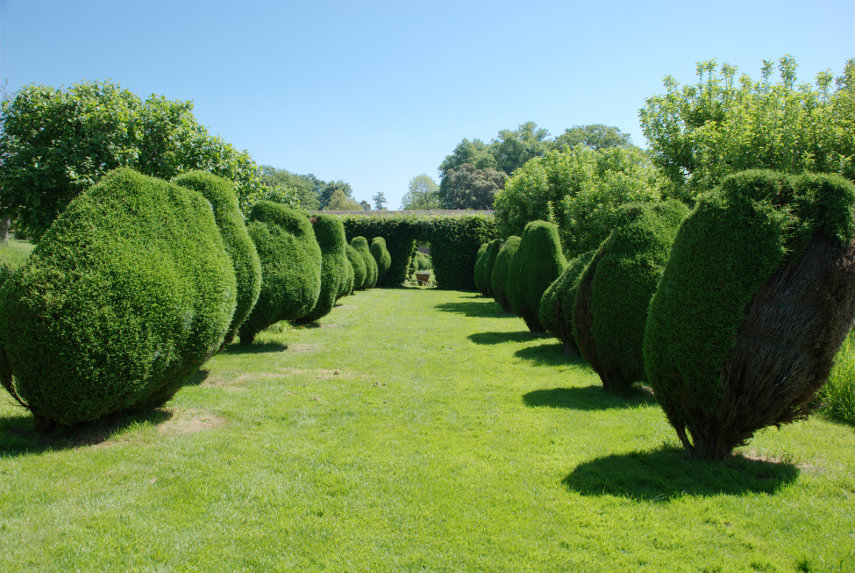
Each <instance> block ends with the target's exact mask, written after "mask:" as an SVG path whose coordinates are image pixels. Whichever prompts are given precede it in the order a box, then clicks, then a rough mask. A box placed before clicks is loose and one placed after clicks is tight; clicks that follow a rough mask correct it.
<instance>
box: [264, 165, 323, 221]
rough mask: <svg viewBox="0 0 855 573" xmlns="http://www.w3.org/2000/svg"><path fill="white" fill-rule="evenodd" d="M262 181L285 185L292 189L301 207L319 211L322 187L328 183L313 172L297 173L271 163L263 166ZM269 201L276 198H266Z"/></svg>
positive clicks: (269, 185)
mask: <svg viewBox="0 0 855 573" xmlns="http://www.w3.org/2000/svg"><path fill="white" fill-rule="evenodd" d="M261 181H262V183H264V184H265V185H266V186H268V187H271V188H275V187H284V188H286V189H288V190H289V191H292V192H293V193H294V195H295V196H296V198H297V202H298V204H299V206H300V207H302V208H303V209H306V210H307V211H317V210H318V209H319V208H320V206H321V189H322V188H323V187H324V186H325V185H326V183H325V182H323V181H321V180H320V179H318V178H317V177H315V176H314V175H312V174H309V175H297V174H296V173H291V172H290V171H287V170H285V169H277V168H276V167H273V166H271V165H262V166H261ZM266 199H267V200H268V201H274V200H275V199H272V198H266Z"/></svg>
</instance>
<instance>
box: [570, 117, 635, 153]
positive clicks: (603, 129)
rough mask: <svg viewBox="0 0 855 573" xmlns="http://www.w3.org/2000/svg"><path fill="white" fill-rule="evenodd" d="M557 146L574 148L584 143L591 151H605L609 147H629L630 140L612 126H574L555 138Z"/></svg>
mask: <svg viewBox="0 0 855 573" xmlns="http://www.w3.org/2000/svg"><path fill="white" fill-rule="evenodd" d="M555 143H556V145H557V146H559V147H562V146H564V145H567V146H570V147H576V146H577V145H579V144H580V143H584V144H585V145H587V146H588V147H590V148H591V149H596V150H600V149H606V148H609V147H630V146H632V138H631V137H630V135H629V134H628V133H624V132H622V131H621V130H620V129H618V128H616V127H614V126H612V125H603V124H601V123H595V124H592V125H574V126H573V127H570V128H567V129H566V130H564V133H562V134H561V135H559V136H558V137H556V138H555Z"/></svg>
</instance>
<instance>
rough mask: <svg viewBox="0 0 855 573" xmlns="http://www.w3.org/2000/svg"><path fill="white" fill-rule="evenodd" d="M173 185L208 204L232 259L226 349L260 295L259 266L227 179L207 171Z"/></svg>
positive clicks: (185, 176)
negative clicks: (234, 287) (234, 284)
mask: <svg viewBox="0 0 855 573" xmlns="http://www.w3.org/2000/svg"><path fill="white" fill-rule="evenodd" d="M172 182H173V183H176V184H178V185H181V186H182V187H186V188H188V189H192V190H194V191H197V192H199V193H201V194H202V196H203V197H204V198H205V199H207V200H208V202H209V203H211V207H212V208H213V209H214V219H215V220H216V221H217V226H218V227H219V229H220V235H221V236H222V237H223V243H224V244H225V246H226V252H227V253H228V254H229V257H230V258H231V259H232V265H233V266H234V269H235V278H236V279H237V297H236V299H237V303H236V305H235V312H234V315H233V316H232V322H231V324H229V330H228V332H227V333H226V337H225V340H224V341H223V345H226V344H228V343H229V342H231V341H232V340H233V339H234V337H235V335H236V334H237V329H238V327H239V326H240V325H241V323H242V322H243V321H244V320H246V317H247V316H249V313H250V311H251V310H252V307H253V306H255V301H257V300H258V293H259V292H261V262H260V261H259V259H258V253H257V252H256V250H255V244H254V243H253V242H252V239H250V238H249V233H248V232H247V230H246V224H245V223H244V221H243V214H242V213H241V212H240V206H239V205H238V199H237V195H236V194H235V190H234V186H233V185H232V183H231V182H230V181H229V180H228V179H223V178H222V177H218V176H216V175H212V174H211V173H208V172H206V171H190V172H188V173H185V174H183V175H179V176H178V177H175V178H174V179H173V180H172Z"/></svg>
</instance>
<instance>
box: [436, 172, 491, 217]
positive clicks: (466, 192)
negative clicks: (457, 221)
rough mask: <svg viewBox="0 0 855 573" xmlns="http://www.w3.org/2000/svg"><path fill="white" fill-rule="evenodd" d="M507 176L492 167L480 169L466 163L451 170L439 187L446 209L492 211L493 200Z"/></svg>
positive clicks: (440, 196)
mask: <svg viewBox="0 0 855 573" xmlns="http://www.w3.org/2000/svg"><path fill="white" fill-rule="evenodd" d="M506 178H507V176H506V175H505V174H504V173H502V172H501V171H497V170H496V169H493V168H492V167H488V168H486V169H478V168H476V167H475V166H474V165H471V164H469V163H465V164H463V165H461V166H460V168H458V169H451V170H449V171H448V172H447V173H446V175H445V177H443V179H442V184H441V185H440V187H439V199H440V202H441V204H442V207H443V208H444V209H492V208H493V198H494V197H495V196H496V193H498V192H499V191H501V189H502V187H503V186H504V184H505V179H506Z"/></svg>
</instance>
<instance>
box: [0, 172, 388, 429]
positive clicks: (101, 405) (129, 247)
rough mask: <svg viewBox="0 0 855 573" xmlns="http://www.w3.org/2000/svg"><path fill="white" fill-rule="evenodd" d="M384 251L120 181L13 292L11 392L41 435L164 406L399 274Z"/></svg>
mask: <svg viewBox="0 0 855 573" xmlns="http://www.w3.org/2000/svg"><path fill="white" fill-rule="evenodd" d="M390 262H391V261H390V257H389V253H388V251H387V249H386V248H385V243H384V241H383V240H382V239H379V240H375V241H374V242H373V243H372V245H371V246H370V247H369V245H368V242H367V241H366V239H365V238H364V237H356V238H354V239H353V241H352V244H351V245H348V244H347V243H346V242H345V232H344V227H343V225H342V222H341V221H340V220H339V219H338V218H336V217H333V216H324V215H319V216H316V217H312V218H311V219H310V218H309V217H308V216H307V215H306V214H304V213H302V212H300V211H296V210H294V209H290V208H288V207H285V206H284V205H281V204H277V203H271V202H267V201H259V202H258V203H256V204H255V206H254V207H253V209H252V211H251V213H250V215H249V218H248V221H247V222H246V223H245V222H244V219H243V216H242V215H241V213H240V210H239V208H238V202H237V198H236V196H235V192H234V189H233V187H232V184H231V183H230V182H228V181H227V180H225V179H222V178H220V177H216V176H214V175H211V174H208V173H205V172H190V173H187V174H184V175H181V176H179V177H176V178H175V179H173V180H172V181H171V182H168V181H164V180H161V179H156V178H154V177H148V176H145V175H141V174H139V173H137V172H135V171H133V170H131V169H118V170H115V171H113V172H111V173H109V174H108V175H107V176H105V177H104V178H103V179H102V180H101V181H100V182H99V183H98V184H97V185H95V186H93V187H92V188H90V189H89V190H88V191H86V192H84V193H83V194H81V195H79V196H78V197H77V198H75V199H74V200H73V201H72V202H71V204H70V205H69V207H68V208H67V209H66V210H65V211H64V212H63V213H62V214H61V215H60V216H59V217H58V218H57V219H56V221H55V222H54V223H53V225H52V226H51V227H50V229H49V230H48V232H47V233H46V234H45V235H44V237H43V238H42V239H41V241H40V242H39V243H38V245H37V246H36V248H35V249H34V250H33V252H32V254H31V255H30V257H29V259H28V260H27V262H26V263H25V264H24V265H23V266H21V267H20V268H18V269H16V270H15V271H14V272H13V273H12V274H11V275H9V276H7V277H5V280H4V282H3V283H2V288H0V383H2V385H3V386H4V387H5V388H6V390H8V391H9V393H10V394H11V395H12V396H13V397H14V398H15V399H16V400H17V401H18V402H20V403H21V404H22V405H23V406H24V407H26V408H27V409H29V410H30V411H31V412H32V413H33V415H34V417H35V419H36V421H37V424H38V425H40V426H41V425H46V426H51V425H55V424H60V425H70V424H75V423H80V422H87V421H92V420H96V419H98V418H101V417H103V416H105V415H107V414H111V413H114V412H122V411H127V410H134V409H139V408H144V407H148V406H153V405H160V404H163V403H164V402H166V401H167V400H169V399H170V398H171V397H172V396H173V395H174V394H175V392H176V391H177V390H178V389H179V388H180V387H181V386H182V385H183V384H184V383H185V382H186V381H187V380H188V379H189V378H190V377H191V376H192V375H193V374H194V373H195V372H196V371H197V370H198V369H199V367H200V366H201V365H202V364H203V363H204V362H205V361H206V360H207V359H208V358H209V357H210V356H211V355H213V354H214V353H215V352H217V351H218V350H219V349H221V348H222V347H224V346H225V345H226V344H228V343H229V342H231V341H232V340H233V339H234V337H235V336H236V335H239V336H240V342H241V343H242V344H250V343H252V341H253V339H254V338H255V336H256V335H257V334H258V333H259V332H261V331H262V330H264V329H266V328H268V327H269V326H271V325H273V324H274V323H277V322H279V321H282V320H286V321H291V322H292V323H294V324H307V323H309V322H312V321H316V320H318V319H319V318H321V317H323V316H325V315H326V314H328V313H329V312H330V311H331V310H332V308H333V305H334V304H335V302H336V300H338V299H339V298H341V297H343V296H345V295H348V294H351V293H352V292H353V291H354V290H359V289H367V288H371V287H373V286H374V285H375V284H376V282H377V280H378V277H380V276H382V273H384V272H386V271H387V270H388V268H389V266H390Z"/></svg>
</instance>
